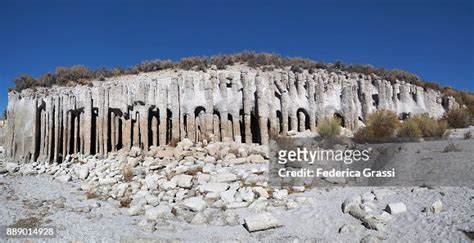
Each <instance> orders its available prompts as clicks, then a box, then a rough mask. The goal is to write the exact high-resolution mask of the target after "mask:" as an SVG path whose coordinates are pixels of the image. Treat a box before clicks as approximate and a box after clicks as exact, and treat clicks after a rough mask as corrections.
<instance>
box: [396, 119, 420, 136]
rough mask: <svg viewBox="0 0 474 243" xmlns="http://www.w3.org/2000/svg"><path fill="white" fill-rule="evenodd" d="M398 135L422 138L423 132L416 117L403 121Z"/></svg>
mask: <svg viewBox="0 0 474 243" xmlns="http://www.w3.org/2000/svg"><path fill="white" fill-rule="evenodd" d="M397 135H398V136H399V137H401V138H420V137H421V136H422V135H423V133H422V131H421V129H420V127H419V126H418V124H417V122H416V121H415V120H414V119H408V120H406V121H405V122H403V123H402V125H401V127H400V129H398V133H397Z"/></svg>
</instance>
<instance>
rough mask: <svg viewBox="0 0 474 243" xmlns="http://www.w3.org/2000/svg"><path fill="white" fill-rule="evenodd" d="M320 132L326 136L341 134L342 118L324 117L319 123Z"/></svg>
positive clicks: (333, 136) (322, 135)
mask: <svg viewBox="0 0 474 243" xmlns="http://www.w3.org/2000/svg"><path fill="white" fill-rule="evenodd" d="M318 130H319V134H320V135H321V137H324V138H335V137H337V136H339V134H341V120H340V119H338V118H335V117H331V118H324V119H323V120H321V121H320V122H319V125H318Z"/></svg>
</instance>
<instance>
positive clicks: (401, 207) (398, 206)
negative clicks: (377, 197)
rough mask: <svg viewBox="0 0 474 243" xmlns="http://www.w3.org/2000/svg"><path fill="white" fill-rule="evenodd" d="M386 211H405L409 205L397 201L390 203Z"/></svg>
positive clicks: (396, 212) (397, 212) (394, 212)
mask: <svg viewBox="0 0 474 243" xmlns="http://www.w3.org/2000/svg"><path fill="white" fill-rule="evenodd" d="M385 211H387V212H389V213H390V214H392V215H393V214H399V213H404V212H406V211H407V206H406V205H405V204H404V203H401V202H397V203H390V204H388V205H387V207H386V208H385Z"/></svg>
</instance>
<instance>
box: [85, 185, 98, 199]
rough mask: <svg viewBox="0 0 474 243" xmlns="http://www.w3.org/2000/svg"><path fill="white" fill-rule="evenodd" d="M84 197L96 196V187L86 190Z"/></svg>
mask: <svg viewBox="0 0 474 243" xmlns="http://www.w3.org/2000/svg"><path fill="white" fill-rule="evenodd" d="M86 198H87V199H93V198H97V189H96V188H95V187H91V188H89V189H88V190H87V191H86Z"/></svg>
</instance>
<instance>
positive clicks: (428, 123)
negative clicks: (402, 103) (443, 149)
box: [411, 114, 448, 137]
mask: <svg viewBox="0 0 474 243" xmlns="http://www.w3.org/2000/svg"><path fill="white" fill-rule="evenodd" d="M411 120H413V121H414V122H415V123H416V124H417V126H418V128H420V130H421V133H422V135H423V137H443V136H444V134H445V133H446V130H447V128H448V125H447V122H446V121H444V120H436V119H434V118H432V117H430V116H429V115H428V114H423V115H418V116H414V117H413V118H412V119H411Z"/></svg>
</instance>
